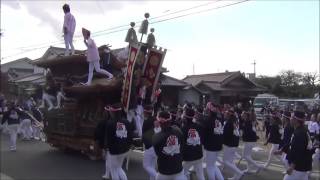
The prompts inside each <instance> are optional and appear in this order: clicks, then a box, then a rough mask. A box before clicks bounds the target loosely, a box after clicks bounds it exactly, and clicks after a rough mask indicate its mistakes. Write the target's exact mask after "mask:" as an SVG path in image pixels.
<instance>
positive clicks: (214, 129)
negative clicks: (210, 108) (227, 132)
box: [202, 113, 223, 151]
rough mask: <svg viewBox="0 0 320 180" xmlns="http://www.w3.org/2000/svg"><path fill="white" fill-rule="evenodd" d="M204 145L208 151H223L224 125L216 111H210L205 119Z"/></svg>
mask: <svg viewBox="0 0 320 180" xmlns="http://www.w3.org/2000/svg"><path fill="white" fill-rule="evenodd" d="M202 139H203V146H204V149H205V150H207V151H221V150H222V144H223V126H222V124H221V122H220V121H219V120H218V119H217V118H216V114H215V113H210V114H209V116H206V117H205V119H204V121H203V138H202Z"/></svg>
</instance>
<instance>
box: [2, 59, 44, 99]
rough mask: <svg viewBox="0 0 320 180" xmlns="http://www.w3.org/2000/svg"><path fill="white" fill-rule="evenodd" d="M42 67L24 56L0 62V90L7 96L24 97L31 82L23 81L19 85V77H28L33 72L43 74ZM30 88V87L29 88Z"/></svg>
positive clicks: (28, 92)
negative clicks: (21, 84) (22, 83)
mask: <svg viewBox="0 0 320 180" xmlns="http://www.w3.org/2000/svg"><path fill="white" fill-rule="evenodd" d="M43 72H44V69H43V68H40V67H38V66H36V65H34V64H32V60H31V59H29V58H27V57H25V58H21V59H17V60H14V61H10V62H8V63H4V64H1V92H2V93H4V94H5V95H6V96H7V97H8V98H16V97H18V98H19V97H24V96H25V95H26V94H30V91H26V90H25V89H28V88H29V89H30V88H31V87H32V83H28V82H26V81H23V82H24V85H23V86H20V82H22V81H21V79H24V78H30V76H33V75H34V74H37V75H38V76H39V74H41V76H43ZM31 89H32V88H31Z"/></svg>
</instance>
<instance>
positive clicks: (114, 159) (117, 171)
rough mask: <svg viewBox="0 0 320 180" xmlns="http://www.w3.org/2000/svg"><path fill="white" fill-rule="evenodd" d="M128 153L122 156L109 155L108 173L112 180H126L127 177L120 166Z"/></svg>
mask: <svg viewBox="0 0 320 180" xmlns="http://www.w3.org/2000/svg"><path fill="white" fill-rule="evenodd" d="M127 155H128V152H126V153H123V154H117V155H112V154H110V153H109V160H110V164H109V165H110V171H111V177H112V180H127V179H128V178H127V175H126V173H125V172H124V170H123V169H122V164H123V161H124V158H126V157H127Z"/></svg>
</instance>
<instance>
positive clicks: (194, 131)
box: [181, 121, 203, 161]
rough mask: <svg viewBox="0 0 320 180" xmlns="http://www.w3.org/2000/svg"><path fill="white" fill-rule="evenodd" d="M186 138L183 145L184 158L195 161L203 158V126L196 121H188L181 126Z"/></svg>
mask: <svg viewBox="0 0 320 180" xmlns="http://www.w3.org/2000/svg"><path fill="white" fill-rule="evenodd" d="M181 130H182V133H183V139H184V146H183V151H182V152H183V153H182V155H183V160H184V161H195V160H198V159H201V158H202V156H203V152H202V137H203V130H202V127H201V126H200V125H199V124H198V123H195V122H189V121H187V122H186V123H185V124H183V126H182V127H181Z"/></svg>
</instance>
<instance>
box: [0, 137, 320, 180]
mask: <svg viewBox="0 0 320 180" xmlns="http://www.w3.org/2000/svg"><path fill="white" fill-rule="evenodd" d="M8 139H9V138H8V136H7V135H3V134H1V135H0V140H1V146H0V150H1V152H0V158H1V164H0V165H1V166H0V172H1V176H0V177H1V180H78V179H79V180H101V179H102V178H101V176H102V175H103V174H104V161H102V160H98V161H92V160H89V158H88V157H87V156H84V155H82V154H80V153H77V152H63V151H60V150H57V149H55V148H52V147H50V146H49V145H48V144H46V143H45V142H41V141H35V140H33V141H22V140H18V142H17V151H16V152H10V151H9V149H8V143H9V142H8ZM241 147H242V146H240V149H241ZM268 148H269V146H263V145H261V144H259V145H258V148H255V152H254V156H253V157H254V159H255V160H257V161H258V163H263V162H264V161H266V159H267V150H268ZM239 153H240V151H239ZM142 157H143V155H142V153H141V152H132V153H131V155H130V163H129V169H128V171H126V172H127V176H128V179H129V180H148V176H147V174H146V172H145V171H144V169H143V167H142ZM237 161H238V160H236V162H237ZM245 164H246V162H245V161H241V163H240V165H239V167H240V169H245V168H246V166H245ZM283 171H284V168H283V167H282V164H281V162H279V161H276V160H273V161H272V163H271V165H270V166H269V168H268V169H266V170H263V171H260V172H259V173H258V174H246V175H245V176H244V177H243V178H242V180H278V179H279V180H281V179H283V174H282V172H283ZM314 171H315V172H313V173H312V174H311V179H312V180H320V172H319V166H317V167H314ZM222 172H223V175H224V177H225V178H227V177H231V174H230V173H229V172H228V170H226V169H223V171H222ZM195 179H196V178H195V177H194V176H193V180H195Z"/></svg>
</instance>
